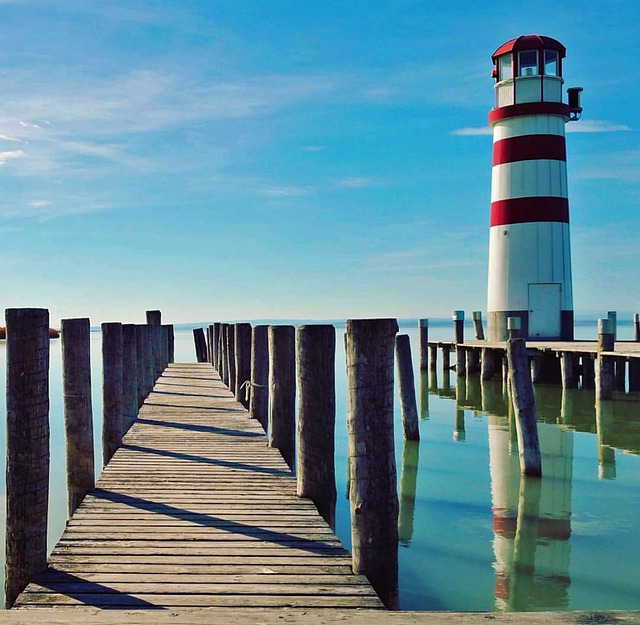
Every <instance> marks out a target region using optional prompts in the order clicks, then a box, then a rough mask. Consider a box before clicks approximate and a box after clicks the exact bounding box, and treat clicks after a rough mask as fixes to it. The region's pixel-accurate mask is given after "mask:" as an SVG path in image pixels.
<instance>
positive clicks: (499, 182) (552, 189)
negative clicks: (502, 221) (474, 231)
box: [491, 159, 569, 202]
mask: <svg viewBox="0 0 640 625" xmlns="http://www.w3.org/2000/svg"><path fill="white" fill-rule="evenodd" d="M541 196H549V197H564V198H567V197H569V196H568V192H567V165H566V163H565V162H564V161H555V160H549V159H537V160H533V161H517V162H515V163H503V164H502V165H494V166H493V167H492V168H491V201H492V202H497V201H498V200H509V199H511V198H518V197H541Z"/></svg>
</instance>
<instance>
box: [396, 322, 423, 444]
mask: <svg viewBox="0 0 640 625" xmlns="http://www.w3.org/2000/svg"><path fill="white" fill-rule="evenodd" d="M395 356H396V367H397V370H398V392H399V394H400V410H401V414H402V429H403V431H404V437H405V439H407V440H409V441H417V440H419V439H420V430H419V429H418V407H417V405H416V388H415V381H414V376H413V363H412V361H411V341H410V339H409V335H408V334H398V335H397V336H396V341H395Z"/></svg>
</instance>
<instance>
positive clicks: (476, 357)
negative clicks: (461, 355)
mask: <svg viewBox="0 0 640 625" xmlns="http://www.w3.org/2000/svg"><path fill="white" fill-rule="evenodd" d="M465 368H466V371H467V376H469V375H474V374H476V373H478V372H479V371H480V350H479V349H465Z"/></svg>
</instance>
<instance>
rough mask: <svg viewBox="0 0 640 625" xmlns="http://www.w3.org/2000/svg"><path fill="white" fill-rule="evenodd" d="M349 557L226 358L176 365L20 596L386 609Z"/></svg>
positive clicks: (28, 601) (21, 601)
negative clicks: (231, 377)
mask: <svg viewBox="0 0 640 625" xmlns="http://www.w3.org/2000/svg"><path fill="white" fill-rule="evenodd" d="M350 564H351V558H350V557H349V554H348V553H347V552H346V551H345V549H344V548H343V547H342V546H341V544H340V543H339V541H338V539H337V538H336V536H335V534H334V533H333V532H332V531H331V529H330V528H329V526H328V525H327V523H326V522H325V521H324V520H323V519H322V518H321V517H320V515H319V514H318V512H317V510H316V509H315V507H314V506H313V504H312V503H311V502H310V501H309V500H307V499H301V498H299V497H297V496H296V481H295V478H294V477H293V476H292V475H291V471H290V470H289V468H288V467H287V465H286V463H285V462H284V460H283V459H282V457H281V455H280V453H279V452H278V451H277V450H276V449H273V448H270V447H268V446H267V440H266V437H265V434H264V431H263V429H262V427H261V426H260V424H259V423H258V422H257V420H255V419H251V418H250V417H249V415H248V413H247V411H246V410H245V409H244V408H243V407H242V406H241V405H240V404H239V403H237V402H236V401H235V399H234V397H233V394H232V393H231V392H230V391H229V390H227V389H226V388H224V386H223V384H222V382H221V381H220V380H219V378H218V376H217V374H216V373H215V371H214V369H213V367H211V365H209V364H208V363H204V364H199V365H198V364H192V365H170V366H169V367H168V368H167V369H166V370H165V372H164V374H163V375H162V377H161V378H160V379H159V380H158V382H157V383H156V385H155V388H154V390H153V392H152V393H151V395H150V396H149V397H148V398H147V400H146V401H145V403H144V405H143V407H142V409H141V411H140V415H139V419H138V421H137V422H136V423H135V424H134V426H133V427H132V428H131V429H130V430H129V432H128V433H127V435H126V436H125V438H124V440H123V445H122V447H121V448H120V449H119V450H118V451H117V452H116V453H115V454H114V456H113V457H112V459H111V461H110V462H109V464H108V466H107V467H106V468H105V469H104V471H103V473H102V475H101V476H100V478H99V480H98V482H97V484H96V490H95V491H93V492H92V493H90V494H89V495H88V496H87V498H86V499H85V500H84V502H83V503H82V505H81V506H80V507H79V508H78V510H77V511H76V514H75V515H74V516H73V518H72V519H71V520H70V522H69V525H68V527H67V529H66V531H65V532H64V534H63V536H62V538H61V539H60V541H59V542H58V544H57V545H56V547H55V548H54V550H53V553H52V554H51V556H50V558H49V567H48V569H47V570H46V571H45V573H43V574H42V575H40V576H38V577H37V578H35V579H34V580H33V582H32V583H31V584H30V585H29V586H28V587H27V589H26V591H25V592H24V593H22V594H21V595H20V596H19V598H18V600H17V603H16V606H18V607H21V608H35V607H46V606H49V607H50V606H97V607H102V608H105V607H111V608H120V609H145V608H158V607H162V608H170V609H171V610H173V609H175V608H191V607H198V608H200V607H201V608H205V607H233V608H245V607H246V608H265V607H280V608H285V607H286V608H289V607H301V608H302V607H303V608H329V607H331V608H357V607H367V608H381V607H382V604H381V603H380V600H379V599H378V597H377V596H376V594H375V593H374V591H373V589H372V588H371V586H370V585H369V583H368V582H367V580H366V579H365V578H364V577H362V576H360V575H354V574H353V573H352V572H351V568H350ZM236 613H238V612H236ZM51 614H52V612H49V611H48V612H47V616H46V620H47V622H52V620H51V618H52V617H51ZM210 617H211V614H210ZM189 618H191V617H189ZM248 618H249V617H248ZM125 620H126V622H132V621H131V620H127V619H125ZM216 620H217V617H216ZM65 622H69V621H68V619H66V617H65ZM83 622H88V621H83ZM217 622H227V620H226V619H224V618H223V619H222V620H219V621H218V620H217Z"/></svg>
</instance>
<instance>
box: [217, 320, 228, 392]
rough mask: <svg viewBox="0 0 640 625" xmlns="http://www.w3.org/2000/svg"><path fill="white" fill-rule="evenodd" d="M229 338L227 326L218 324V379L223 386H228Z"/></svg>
mask: <svg viewBox="0 0 640 625" xmlns="http://www.w3.org/2000/svg"><path fill="white" fill-rule="evenodd" d="M228 338H229V324H228V323H221V324H220V354H219V356H218V357H219V359H220V377H221V379H222V383H223V384H224V385H225V386H229V357H228V356H227V340H228Z"/></svg>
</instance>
